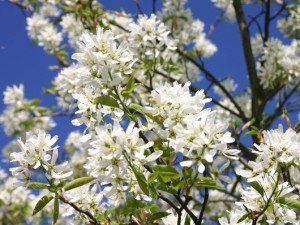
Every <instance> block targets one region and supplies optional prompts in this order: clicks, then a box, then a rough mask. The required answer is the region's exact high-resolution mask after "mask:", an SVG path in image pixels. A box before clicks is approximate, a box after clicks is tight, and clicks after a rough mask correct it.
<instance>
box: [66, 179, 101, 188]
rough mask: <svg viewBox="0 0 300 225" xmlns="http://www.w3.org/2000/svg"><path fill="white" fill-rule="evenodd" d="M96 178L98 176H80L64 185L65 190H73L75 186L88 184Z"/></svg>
mask: <svg viewBox="0 0 300 225" xmlns="http://www.w3.org/2000/svg"><path fill="white" fill-rule="evenodd" d="M95 179H96V178H94V177H80V178H77V179H75V180H73V181H71V182H69V183H67V184H66V185H65V186H64V190H65V191H69V190H72V189H74V188H78V187H80V186H83V185H85V184H88V183H90V182H92V181H93V180H95Z"/></svg>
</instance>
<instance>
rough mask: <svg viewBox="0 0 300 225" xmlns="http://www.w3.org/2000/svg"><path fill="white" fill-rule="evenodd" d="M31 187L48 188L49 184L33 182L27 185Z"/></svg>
mask: <svg viewBox="0 0 300 225" xmlns="http://www.w3.org/2000/svg"><path fill="white" fill-rule="evenodd" d="M27 188H29V189H47V188H48V186H47V184H44V183H40V182H31V183H29V184H28V185H27Z"/></svg>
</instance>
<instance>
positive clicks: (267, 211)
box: [220, 126, 300, 225]
mask: <svg viewBox="0 0 300 225" xmlns="http://www.w3.org/2000/svg"><path fill="white" fill-rule="evenodd" d="M262 138H263V141H262V143H261V144H260V145H255V147H256V149H257V150H256V154H257V155H258V156H257V158H256V160H255V161H250V162H249V167H250V168H252V169H251V170H249V169H241V168H236V172H237V173H238V174H239V175H241V176H243V177H246V178H247V180H248V182H249V184H250V185H251V186H250V187H246V188H245V190H242V191H241V194H242V201H240V202H236V205H237V206H236V209H235V210H233V211H231V212H230V215H229V222H227V219H225V218H222V219H220V223H221V225H227V224H235V223H237V221H239V220H240V219H241V218H242V217H243V216H244V215H247V216H246V217H245V221H243V223H244V224H247V225H248V224H252V220H253V219H254V220H256V221H258V222H259V221H263V220H264V221H266V222H267V223H268V224H274V223H278V224H286V223H291V224H299V221H297V216H296V212H295V211H294V209H293V208H291V205H288V204H286V203H285V201H289V200H290V201H293V200H295V199H297V198H298V197H297V195H296V194H295V188H297V189H299V177H298V176H297V174H298V173H299V170H298V169H297V168H299V162H300V161H299V153H298V151H297V150H298V148H299V145H300V135H299V133H296V132H295V131H294V130H292V129H291V128H289V129H288V130H286V131H285V132H284V131H283V128H282V126H280V127H279V128H278V129H276V130H271V131H264V132H263V137H262ZM296 193H297V192H296ZM285 199H287V200H285Z"/></svg>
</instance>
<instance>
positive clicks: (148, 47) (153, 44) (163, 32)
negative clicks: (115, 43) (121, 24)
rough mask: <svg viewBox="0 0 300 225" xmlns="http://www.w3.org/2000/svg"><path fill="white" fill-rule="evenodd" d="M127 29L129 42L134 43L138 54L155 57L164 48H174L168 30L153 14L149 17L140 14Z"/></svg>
mask: <svg viewBox="0 0 300 225" xmlns="http://www.w3.org/2000/svg"><path fill="white" fill-rule="evenodd" d="M129 31H130V35H129V38H128V40H129V42H131V43H132V44H133V45H135V47H136V48H137V51H138V53H139V54H141V55H142V54H145V56H146V57H147V58H150V59H153V58H157V57H158V56H159V54H164V53H163V52H164V51H165V50H166V51H167V50H169V51H174V50H176V46H175V42H174V41H173V40H172V39H171V38H170V36H169V33H170V31H169V30H168V29H167V27H166V26H165V25H164V24H163V23H162V22H161V21H160V20H158V19H157V18H156V16H155V15H154V14H152V15H151V16H150V18H148V17H147V16H140V17H139V18H138V21H137V23H131V24H130V25H129ZM166 54H167V53H166ZM166 54H165V56H166ZM166 60H168V59H166Z"/></svg>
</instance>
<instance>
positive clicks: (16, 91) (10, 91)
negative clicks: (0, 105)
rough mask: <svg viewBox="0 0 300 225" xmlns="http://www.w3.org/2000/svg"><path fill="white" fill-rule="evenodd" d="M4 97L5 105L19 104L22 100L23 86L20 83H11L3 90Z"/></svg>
mask: <svg viewBox="0 0 300 225" xmlns="http://www.w3.org/2000/svg"><path fill="white" fill-rule="evenodd" d="M3 95H4V99H3V102H4V104H6V105H20V104H21V103H22V102H23V101H24V86H23V84H20V85H19V86H16V85H13V86H12V87H10V86H8V87H7V88H6V90H5V91H4V92H3Z"/></svg>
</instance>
